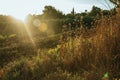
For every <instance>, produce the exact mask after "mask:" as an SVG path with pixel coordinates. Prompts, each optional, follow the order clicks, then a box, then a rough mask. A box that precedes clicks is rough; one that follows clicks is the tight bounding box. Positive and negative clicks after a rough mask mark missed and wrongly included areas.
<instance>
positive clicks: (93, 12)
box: [89, 6, 101, 17]
mask: <svg viewBox="0 0 120 80" xmlns="http://www.w3.org/2000/svg"><path fill="white" fill-rule="evenodd" d="M100 14H101V9H100V8H99V7H96V6H93V7H92V10H91V12H90V13H89V15H90V16H93V17H95V16H96V15H98V16H100Z"/></svg>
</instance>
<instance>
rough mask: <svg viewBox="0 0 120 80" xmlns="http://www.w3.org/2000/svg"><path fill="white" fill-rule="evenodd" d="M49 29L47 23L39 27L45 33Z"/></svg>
mask: <svg viewBox="0 0 120 80" xmlns="http://www.w3.org/2000/svg"><path fill="white" fill-rule="evenodd" d="M47 29H48V26H47V24H46V23H41V25H40V26H39V30H40V31H41V32H45V31H47Z"/></svg>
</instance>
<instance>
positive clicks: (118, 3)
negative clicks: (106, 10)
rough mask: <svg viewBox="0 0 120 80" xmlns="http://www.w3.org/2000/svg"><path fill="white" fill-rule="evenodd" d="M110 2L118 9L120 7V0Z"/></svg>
mask: <svg viewBox="0 0 120 80" xmlns="http://www.w3.org/2000/svg"><path fill="white" fill-rule="evenodd" d="M109 1H110V2H112V3H113V4H115V5H116V6H117V7H119V5H120V0H109Z"/></svg>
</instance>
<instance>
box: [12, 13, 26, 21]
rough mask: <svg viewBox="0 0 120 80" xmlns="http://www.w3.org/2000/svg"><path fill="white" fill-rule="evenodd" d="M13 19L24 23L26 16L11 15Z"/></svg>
mask: <svg viewBox="0 0 120 80" xmlns="http://www.w3.org/2000/svg"><path fill="white" fill-rule="evenodd" d="M13 17H14V18H15V19H17V20H20V21H23V22H25V20H26V16H25V15H13Z"/></svg>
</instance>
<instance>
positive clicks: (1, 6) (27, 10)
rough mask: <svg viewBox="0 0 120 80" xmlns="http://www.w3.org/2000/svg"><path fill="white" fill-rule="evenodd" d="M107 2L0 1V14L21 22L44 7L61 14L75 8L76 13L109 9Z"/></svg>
mask: <svg viewBox="0 0 120 80" xmlns="http://www.w3.org/2000/svg"><path fill="white" fill-rule="evenodd" d="M106 1H107V0H0V14H5V15H6V14H7V15H12V16H14V17H15V18H18V19H21V20H23V19H24V18H25V16H26V15H28V14H41V13H42V10H43V9H44V6H45V5H52V6H54V7H55V8H56V9H59V10H60V11H63V13H69V12H71V10H72V8H73V7H74V8H75V11H76V12H79V13H80V12H84V10H85V9H87V10H90V9H91V8H92V6H93V5H96V6H98V7H100V8H104V9H110V7H109V6H111V4H109V2H106Z"/></svg>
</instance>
